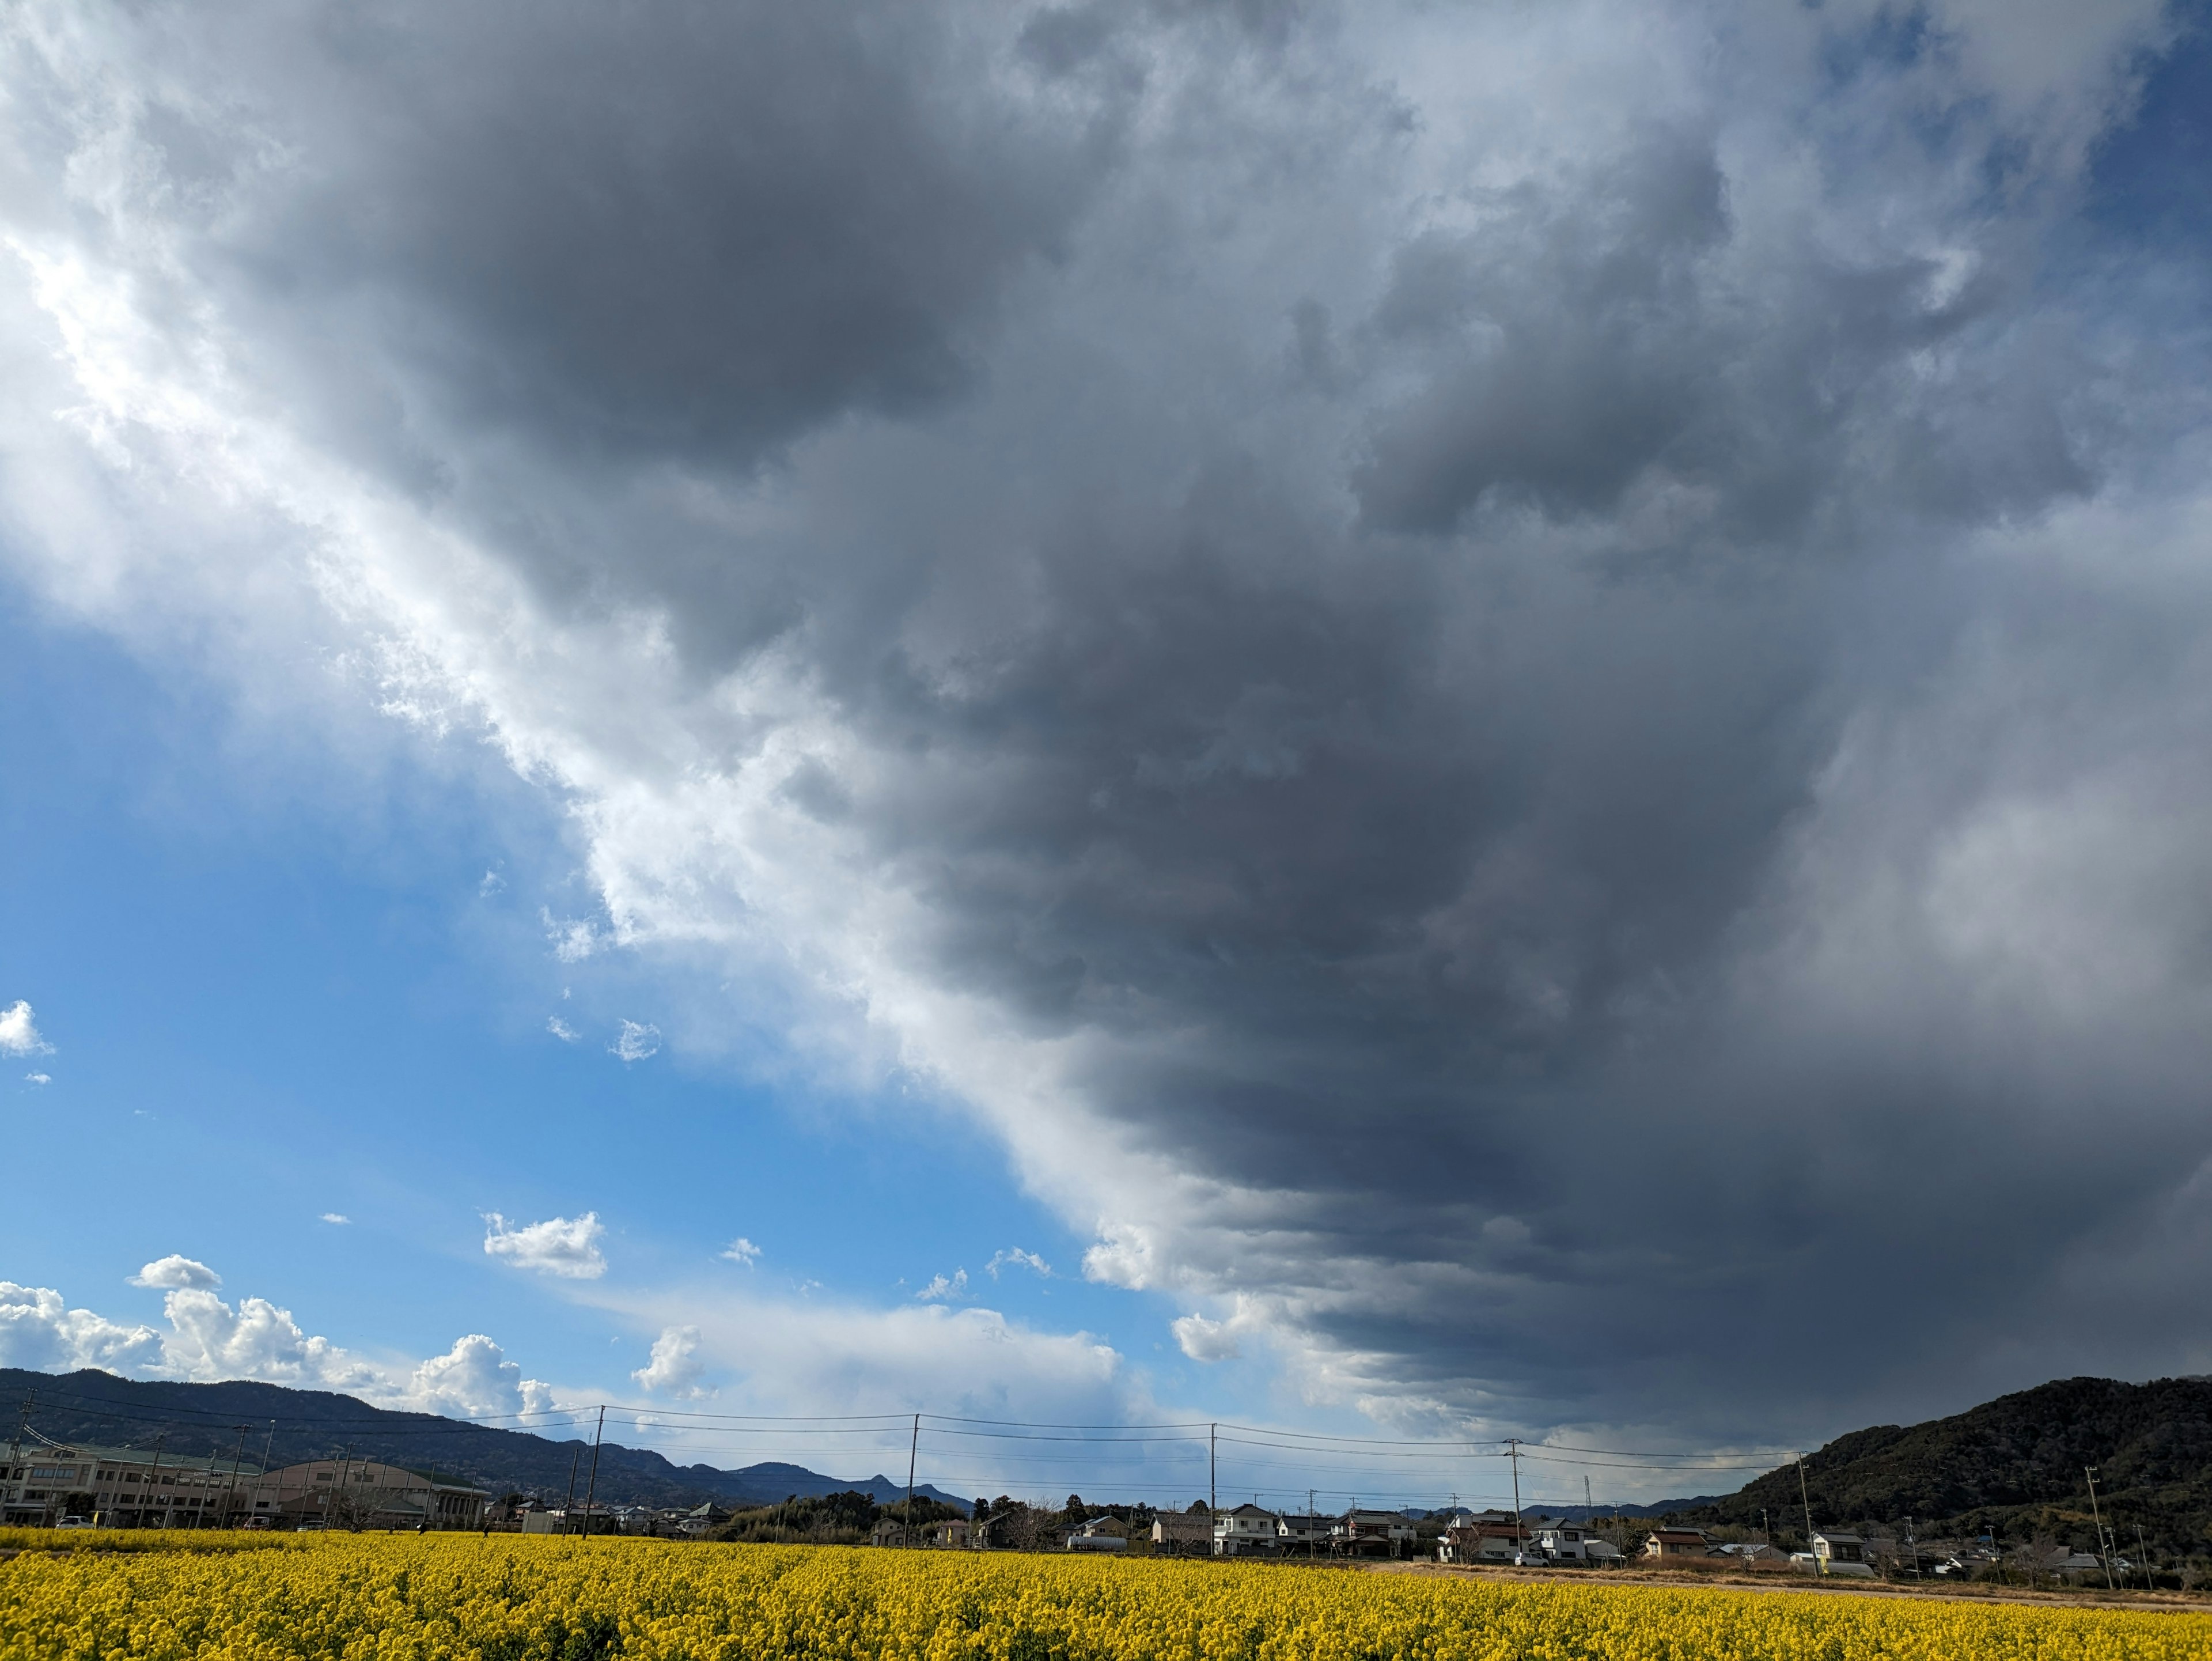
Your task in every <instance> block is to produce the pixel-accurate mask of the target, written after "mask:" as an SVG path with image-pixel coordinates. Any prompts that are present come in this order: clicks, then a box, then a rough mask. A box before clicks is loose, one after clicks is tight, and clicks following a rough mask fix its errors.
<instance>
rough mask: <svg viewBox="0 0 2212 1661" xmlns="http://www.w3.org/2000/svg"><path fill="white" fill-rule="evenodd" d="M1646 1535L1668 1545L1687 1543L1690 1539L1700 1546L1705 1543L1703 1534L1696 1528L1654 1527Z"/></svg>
mask: <svg viewBox="0 0 2212 1661" xmlns="http://www.w3.org/2000/svg"><path fill="white" fill-rule="evenodd" d="M1646 1537H1647V1538H1649V1539H1653V1540H1657V1541H1660V1542H1662V1543H1664V1544H1667V1545H1670V1546H1674V1545H1687V1544H1689V1543H1690V1542H1692V1541H1695V1542H1697V1543H1698V1544H1699V1545H1701V1546H1702V1545H1704V1544H1705V1535H1704V1534H1703V1532H1701V1531H1700V1530H1697V1529H1654V1530H1651V1532H1650V1535H1649V1536H1646Z"/></svg>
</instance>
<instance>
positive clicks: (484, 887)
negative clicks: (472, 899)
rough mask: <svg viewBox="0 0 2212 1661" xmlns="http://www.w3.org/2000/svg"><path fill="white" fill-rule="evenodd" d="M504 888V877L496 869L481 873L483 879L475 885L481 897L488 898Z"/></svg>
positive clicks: (505, 882) (505, 881) (505, 884)
mask: <svg viewBox="0 0 2212 1661" xmlns="http://www.w3.org/2000/svg"><path fill="white" fill-rule="evenodd" d="M506 888H507V879H506V878H505V877H502V876H501V875H500V874H499V873H498V872H496V871H487V872H485V873H483V881H482V882H480V883H478V884H477V894H478V895H479V896H481V897H483V898H485V899H489V898H490V897H492V896H493V895H495V894H498V893H502V892H504V891H506Z"/></svg>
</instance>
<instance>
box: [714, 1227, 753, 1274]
mask: <svg viewBox="0 0 2212 1661" xmlns="http://www.w3.org/2000/svg"><path fill="white" fill-rule="evenodd" d="M760 1255H761V1249H760V1248H759V1247H758V1246H757V1245H755V1244H753V1243H752V1242H751V1241H750V1240H748V1239H747V1238H745V1237H744V1235H742V1234H740V1235H738V1238H736V1239H734V1240H732V1241H731V1242H730V1243H729V1244H727V1245H726V1246H724V1247H723V1248H722V1256H725V1257H726V1258H728V1259H729V1260H730V1261H731V1262H733V1263H743V1264H744V1266H745V1267H746V1268H747V1269H750V1268H751V1267H752V1266H753V1265H754V1264H755V1263H757V1262H759V1261H760Z"/></svg>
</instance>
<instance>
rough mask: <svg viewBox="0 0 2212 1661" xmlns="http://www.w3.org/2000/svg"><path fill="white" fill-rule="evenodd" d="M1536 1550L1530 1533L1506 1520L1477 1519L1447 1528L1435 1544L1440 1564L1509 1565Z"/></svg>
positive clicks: (1532, 1535) (1533, 1535)
mask: <svg viewBox="0 0 2212 1661" xmlns="http://www.w3.org/2000/svg"><path fill="white" fill-rule="evenodd" d="M1535 1550H1536V1540H1535V1534H1534V1530H1531V1529H1528V1528H1527V1527H1524V1526H1523V1525H1522V1524H1518V1523H1516V1522H1515V1521H1514V1520H1513V1519H1512V1518H1510V1517H1508V1518H1505V1519H1504V1521H1503V1522H1492V1521H1490V1520H1488V1519H1487V1518H1478V1519H1477V1520H1475V1521H1474V1522H1470V1523H1464V1524H1460V1525H1459V1526H1458V1527H1456V1528H1448V1529H1446V1530H1444V1533H1443V1538H1442V1539H1441V1540H1439V1541H1438V1542H1437V1561H1438V1562H1440V1563H1462V1564H1467V1563H1510V1562H1514V1561H1516V1560H1520V1559H1523V1558H1526V1557H1528V1556H1530V1555H1533V1554H1534V1552H1535Z"/></svg>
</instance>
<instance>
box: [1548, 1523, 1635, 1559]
mask: <svg viewBox="0 0 2212 1661" xmlns="http://www.w3.org/2000/svg"><path fill="white" fill-rule="evenodd" d="M1534 1533H1535V1536H1536V1549H1537V1550H1538V1551H1540V1552H1541V1553H1542V1554H1543V1555H1544V1561H1547V1562H1549V1563H1586V1562H1589V1561H1590V1560H1591V1558H1592V1556H1593V1555H1595V1554H1593V1553H1592V1551H1591V1550H1590V1548H1591V1547H1592V1546H1603V1545H1605V1543H1606V1542H1604V1541H1602V1540H1600V1539H1598V1538H1597V1537H1596V1536H1595V1535H1593V1534H1592V1533H1591V1532H1590V1531H1589V1530H1588V1529H1586V1528H1584V1527H1583V1525H1582V1524H1579V1523H1555V1522H1553V1521H1552V1520H1551V1519H1550V1518H1545V1517H1540V1518H1537V1519H1536V1521H1535V1524H1534ZM1607 1551H1608V1552H1611V1551H1612V1548H1611V1547H1609V1546H1607ZM1616 1555H1617V1554H1616Z"/></svg>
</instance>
